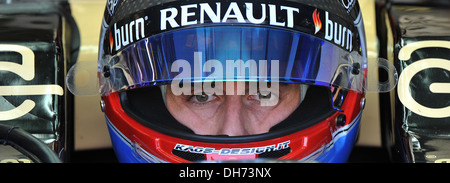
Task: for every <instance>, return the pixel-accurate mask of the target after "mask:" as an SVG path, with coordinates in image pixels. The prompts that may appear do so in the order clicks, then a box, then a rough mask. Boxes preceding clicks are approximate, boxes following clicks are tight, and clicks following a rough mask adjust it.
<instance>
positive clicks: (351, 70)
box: [99, 26, 366, 95]
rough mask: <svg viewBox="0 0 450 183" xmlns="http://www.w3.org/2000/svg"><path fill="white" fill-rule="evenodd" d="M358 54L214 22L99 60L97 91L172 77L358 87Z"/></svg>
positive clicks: (292, 35)
mask: <svg viewBox="0 0 450 183" xmlns="http://www.w3.org/2000/svg"><path fill="white" fill-rule="evenodd" d="M364 66H365V64H364V60H363V58H362V57H361V56H360V55H359V54H358V53H356V52H349V51H346V50H343V49H341V48H339V47H338V46H336V45H334V44H332V43H330V42H327V41H324V40H322V39H320V38H318V37H315V36H313V35H309V34H305V33H300V32H293V31H287V30H281V29H274V28H266V27H245V26H215V27H199V28H191V29H184V30H177V31H172V32H166V33H162V34H158V35H154V36H151V37H148V38H146V39H144V40H141V41H139V42H137V43H135V44H133V45H131V46H129V47H127V48H125V49H123V50H122V51H120V52H119V53H118V54H116V55H114V56H109V55H106V56H105V57H103V59H102V60H101V61H100V62H99V72H100V74H99V75H100V90H101V94H102V95H108V94H109V93H112V92H117V91H124V90H128V89H133V88H137V87H146V86H154V85H164V84H170V83H172V82H173V81H175V80H176V81H188V82H205V81H225V82H226V81H248V82H250V81H277V82H280V83H303V84H313V85H321V86H327V87H334V88H336V87H337V88H343V89H348V90H354V91H357V92H362V91H363V88H364V84H365V83H364V82H365V80H364V77H363V76H364V73H365V72H366V70H365V68H364Z"/></svg>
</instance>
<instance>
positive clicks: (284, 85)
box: [191, 81, 292, 95]
mask: <svg viewBox="0 0 450 183" xmlns="http://www.w3.org/2000/svg"><path fill="white" fill-rule="evenodd" d="M227 82H235V81H223V82H222V83H223V84H224V85H226V83H227ZM204 83H205V82H202V84H201V86H202V87H201V91H202V92H204V89H203V85H204ZM206 83H209V82H206ZM211 83H212V84H211V86H212V87H213V88H214V87H215V83H216V82H215V81H214V82H211ZM248 83H249V82H245V85H246V86H248ZM290 84H292V83H280V82H279V83H278V85H279V87H280V88H286V87H288V86H289V85H290ZM196 88H198V87H196V85H195V83H191V94H192V95H194V91H195V89H196ZM268 88H271V87H268ZM248 90H249V87H245V93H248ZM258 90H259V88H258ZM223 93H224V94H225V93H226V87H223Z"/></svg>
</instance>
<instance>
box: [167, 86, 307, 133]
mask: <svg viewBox="0 0 450 183" xmlns="http://www.w3.org/2000/svg"><path fill="white" fill-rule="evenodd" d="M223 84H224V85H225V83H223ZM231 84H234V85H235V87H234V88H235V90H236V89H237V87H236V86H237V82H231ZM246 87H248V86H247V85H246ZM223 88H225V86H224V87H223ZM224 93H225V92H224ZM235 93H237V92H235ZM277 95H278V98H277V99H278V102H277V103H276V105H272V106H263V105H261V103H260V102H261V101H260V99H262V98H264V99H267V98H269V99H270V97H273V95H272V94H271V95H266V96H263V95H248V92H246V94H245V95H214V94H213V95H179V96H177V95H174V94H173V92H172V91H171V87H167V91H166V106H167V109H168V110H169V112H170V113H171V114H172V115H173V117H174V118H175V119H176V120H178V121H179V122H180V123H182V124H183V125H185V126H187V127H188V128H190V129H191V130H193V131H194V132H195V133H196V134H199V135H229V136H242V135H255V134H261V133H266V132H268V131H269V129H270V128H271V127H272V126H274V125H276V124H278V123H279V122H281V121H282V120H284V119H286V118H287V117H288V116H289V115H290V114H291V113H292V112H293V111H294V110H295V109H296V108H297V107H298V105H299V104H300V100H301V99H300V98H301V97H300V85H299V84H281V83H280V85H279V92H278V94H277Z"/></svg>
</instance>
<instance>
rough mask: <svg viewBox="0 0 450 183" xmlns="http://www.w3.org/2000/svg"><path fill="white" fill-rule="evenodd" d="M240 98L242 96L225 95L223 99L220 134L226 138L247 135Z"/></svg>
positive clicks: (243, 107)
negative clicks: (226, 136)
mask: <svg viewBox="0 0 450 183" xmlns="http://www.w3.org/2000/svg"><path fill="white" fill-rule="evenodd" d="M242 97H243V96H242V95H227V96H226V97H225V102H224V104H223V107H224V108H223V110H224V116H223V118H222V123H221V124H222V128H221V130H220V134H223V135H228V136H242V135H249V132H248V130H247V128H246V125H245V121H246V119H247V118H246V116H245V106H244V103H243V102H244V101H243V100H242Z"/></svg>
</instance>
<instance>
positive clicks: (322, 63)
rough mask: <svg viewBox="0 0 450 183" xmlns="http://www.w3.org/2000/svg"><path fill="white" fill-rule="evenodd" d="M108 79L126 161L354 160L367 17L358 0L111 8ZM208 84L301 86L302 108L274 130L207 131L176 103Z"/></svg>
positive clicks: (109, 109) (102, 63)
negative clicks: (176, 111)
mask: <svg viewBox="0 0 450 183" xmlns="http://www.w3.org/2000/svg"><path fill="white" fill-rule="evenodd" d="M230 64H232V66H229V65H230ZM229 68H231V69H230V70H228V69H229ZM253 71H255V72H253ZM98 77H99V82H100V93H101V95H102V97H101V105H102V110H103V112H104V114H105V117H106V121H107V126H108V130H109V133H110V136H111V141H112V144H113V147H114V150H115V153H116V155H117V157H118V159H119V161H120V162H201V161H209V160H215V161H223V160H255V159H276V160H295V161H318V162H345V161H346V160H347V158H348V157H349V154H350V152H351V150H352V147H353V145H354V143H355V141H356V138H357V136H358V129H359V123H360V120H361V114H362V110H363V106H364V101H365V86H366V77H367V54H366V46H365V38H364V30H363V21H362V15H361V12H360V8H359V5H358V2H357V1H356V0H355V1H353V0H323V1H311V0H273V1H272V0H271V1H261V0H249V1H240V0H235V1H228V0H227V1H224V0H215V1H200V0H189V1H174V0H161V1H152V0H149V1H121V0H115V1H107V5H106V9H105V12H104V17H103V22H102V30H101V38H100V46H99V62H98ZM208 82H209V83H216V86H217V83H218V82H245V83H258V82H259V85H256V86H262V83H264V82H266V83H270V84H269V85H271V86H275V85H277V86H279V85H278V84H280V85H282V84H287V85H300V86H301V87H299V88H300V90H301V92H300V93H301V99H302V100H301V102H300V103H299V104H298V106H296V108H295V109H294V110H293V111H292V112H291V113H290V114H289V115H288V116H286V117H285V118H283V119H282V120H281V122H278V123H277V124H275V125H273V126H271V127H270V129H269V130H268V131H266V132H264V133H257V134H245V135H227V134H213V135H211V134H199V133H196V132H195V129H192V128H191V127H188V126H187V125H185V124H183V123H181V122H180V120H179V119H177V118H175V117H174V115H173V114H172V113H171V112H170V111H169V110H168V108H167V105H168V104H167V103H166V102H167V101H166V99H167V98H166V95H167V92H168V91H169V88H171V89H172V92H173V91H174V90H173V89H174V88H179V89H186V88H183V87H187V88H188V86H194V85H197V84H200V85H199V86H205V85H204V84H205V83H208ZM202 84H203V85H202ZM211 86H212V85H211ZM249 86H250V84H249ZM192 90H193V89H192V88H190V89H189V88H188V89H187V90H182V91H181V92H187V93H189V92H190V91H192ZM255 91H257V92H256V95H262V93H263V92H259V91H258V90H255ZM179 92H180V91H179ZM183 94H184V93H183ZM194 94H196V95H194ZM194 94H192V96H205V93H202V92H200V93H198V92H196V93H194ZM268 94H272V93H271V92H269V93H267V92H266V94H265V95H263V98H264V96H267V95H268ZM268 105H270V104H268ZM225 117H226V116H225Z"/></svg>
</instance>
